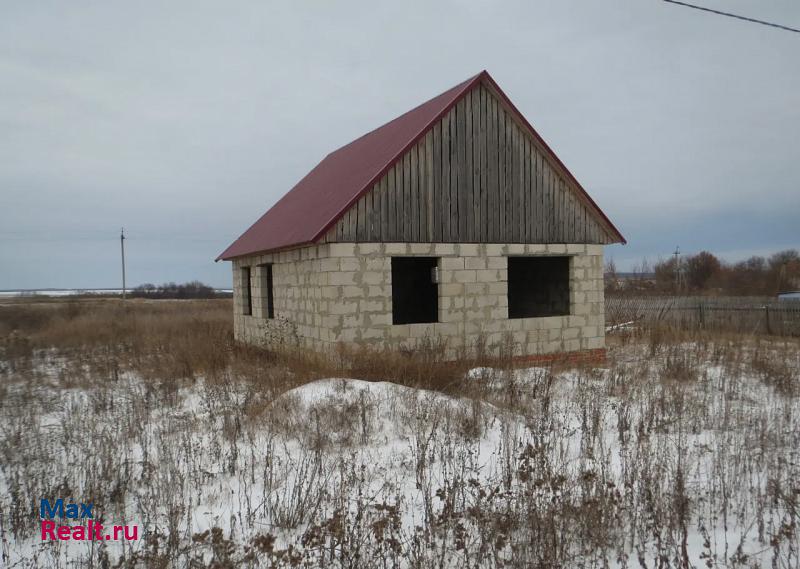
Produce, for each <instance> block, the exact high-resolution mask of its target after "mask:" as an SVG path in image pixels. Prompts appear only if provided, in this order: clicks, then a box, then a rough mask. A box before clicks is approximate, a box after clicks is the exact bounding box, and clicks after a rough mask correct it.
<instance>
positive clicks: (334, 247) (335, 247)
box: [328, 243, 356, 257]
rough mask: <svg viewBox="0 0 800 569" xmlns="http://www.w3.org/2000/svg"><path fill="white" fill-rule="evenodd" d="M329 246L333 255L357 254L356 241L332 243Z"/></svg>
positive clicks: (349, 255) (351, 255) (346, 255)
mask: <svg viewBox="0 0 800 569" xmlns="http://www.w3.org/2000/svg"><path fill="white" fill-rule="evenodd" d="M328 246H329V247H330V249H329V251H328V253H329V254H330V256H331V257H354V256H355V254H356V244H355V243H330V244H329V245H328Z"/></svg>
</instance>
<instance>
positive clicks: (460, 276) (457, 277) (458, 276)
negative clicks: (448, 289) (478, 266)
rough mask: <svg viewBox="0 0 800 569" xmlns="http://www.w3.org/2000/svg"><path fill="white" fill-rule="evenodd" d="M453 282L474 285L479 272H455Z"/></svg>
mask: <svg viewBox="0 0 800 569" xmlns="http://www.w3.org/2000/svg"><path fill="white" fill-rule="evenodd" d="M453 280H454V281H455V282H457V283H474V282H475V281H476V280H477V271H468V270H463V271H455V272H454V273H453Z"/></svg>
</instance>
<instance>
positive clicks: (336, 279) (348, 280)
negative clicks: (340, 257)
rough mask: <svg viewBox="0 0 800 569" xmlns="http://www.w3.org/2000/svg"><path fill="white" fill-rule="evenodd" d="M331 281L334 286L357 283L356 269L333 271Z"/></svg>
mask: <svg viewBox="0 0 800 569" xmlns="http://www.w3.org/2000/svg"><path fill="white" fill-rule="evenodd" d="M330 283H331V284H332V285H334V286H336V285H354V284H356V273H355V271H348V272H343V271H339V272H338V273H331V274H330Z"/></svg>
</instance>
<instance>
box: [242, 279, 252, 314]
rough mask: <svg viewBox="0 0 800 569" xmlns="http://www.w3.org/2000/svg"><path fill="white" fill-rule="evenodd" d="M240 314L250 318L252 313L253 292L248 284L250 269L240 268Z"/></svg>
mask: <svg viewBox="0 0 800 569" xmlns="http://www.w3.org/2000/svg"><path fill="white" fill-rule="evenodd" d="M242 301H243V302H242V313H243V314H245V315H246V316H250V315H251V314H252V313H253V292H252V290H251V283H250V267H242Z"/></svg>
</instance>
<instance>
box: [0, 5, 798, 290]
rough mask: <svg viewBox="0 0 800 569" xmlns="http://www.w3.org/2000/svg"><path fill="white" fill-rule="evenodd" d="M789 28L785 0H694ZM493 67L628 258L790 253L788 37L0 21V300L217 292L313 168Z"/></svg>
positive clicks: (12, 10)
mask: <svg viewBox="0 0 800 569" xmlns="http://www.w3.org/2000/svg"><path fill="white" fill-rule="evenodd" d="M696 1H697V3H702V4H703V5H705V6H709V7H714V8H720V9H725V10H729V11H733V12H738V13H742V14H746V15H749V16H752V17H757V18H761V19H765V20H772V21H776V22H780V23H783V24H785V25H788V26H792V27H800V3H799V2H798V1H797V0H772V1H770V2H764V1H761V0H696ZM481 69H487V70H488V71H489V72H490V73H491V74H492V75H493V77H494V78H495V80H497V82H498V83H499V84H500V86H501V87H502V88H503V89H504V90H505V91H506V93H507V94H508V95H509V97H510V98H511V99H512V101H514V103H515V104H516V105H517V107H518V108H519V109H520V110H521V111H522V113H523V114H525V115H526V117H527V118H528V119H529V120H530V122H531V123H532V124H533V125H534V127H535V128H536V129H537V130H538V131H539V133H540V134H541V135H542V136H543V138H544V139H545V140H546V141H547V142H548V143H549V144H550V146H551V147H552V148H553V149H554V150H555V152H556V153H557V154H558V155H559V157H560V158H561V159H562V160H563V162H564V163H565V164H566V165H567V167H569V168H570V170H571V171H572V172H573V173H574V174H575V176H576V177H577V178H578V179H579V180H580V181H581V183H582V184H583V186H584V187H585V188H586V189H587V190H588V191H589V193H590V194H591V195H592V197H593V198H594V199H595V201H596V202H597V203H598V204H599V205H600V207H601V208H603V210H604V211H605V212H606V214H607V215H608V216H609V217H610V218H611V219H612V220H613V221H614V222H615V224H616V225H617V226H618V227H619V228H620V230H621V231H622V233H623V234H624V235H625V236H626V237H627V239H628V241H629V244H628V245H627V246H619V245H617V246H613V247H609V248H607V250H606V254H607V255H608V256H611V257H613V258H614V259H615V261H616V262H617V265H618V266H619V267H620V268H622V269H627V268H629V267H630V266H631V265H632V264H633V263H635V262H637V261H639V260H640V259H641V258H642V257H645V256H646V257H647V258H649V259H650V260H651V261H652V260H656V259H657V258H658V257H659V256H662V257H663V256H666V255H668V254H669V253H671V252H672V251H673V250H674V248H675V246H676V245H680V246H681V249H682V250H684V251H686V252H692V251H699V250H701V249H708V250H711V251H713V252H715V253H718V254H720V255H721V256H723V257H724V258H727V259H731V260H735V259H739V258H742V257H744V256H748V255H750V254H769V253H770V252H772V251H775V250H778V249H782V248H789V247H795V248H796V247H800V134H799V132H800V34H796V33H790V32H786V31H781V30H777V29H773V28H769V27H766V26H759V25H755V24H750V23H745V22H741V21H737V20H733V19H729V18H723V17H720V16H716V15H711V14H707V13H703V12H698V11H696V10H691V9H687V8H683V7H679V6H675V5H672V4H668V3H665V2H663V1H659V0H635V1H634V0H604V1H597V0H575V1H570V0H553V1H536V0H527V1H521V2H508V1H506V2H491V1H475V0H472V1H470V2H454V1H437V2H431V1H430V0H426V1H419V2H417V1H409V0H403V1H402V2H391V3H381V2H376V1H374V0H373V1H370V2H345V1H337V2H323V1H321V0H320V1H315V2H311V1H299V0H298V1H295V2H283V3H280V4H278V3H275V4H272V3H270V2H265V1H253V2H231V1H228V2H200V1H198V0H192V1H187V2H175V1H171V2H140V1H137V2H109V1H108V0H103V1H97V2H63V1H59V2H43V1H37V2H30V1H27V0H25V1H19V2H13V1H8V0H6V1H4V2H3V3H2V5H1V6H0V289H9V288H40V287H113V286H118V285H119V281H120V268H119V264H120V263H119V239H118V235H119V229H120V227H122V226H124V227H125V229H126V232H127V233H128V236H129V240H128V241H127V242H126V245H127V258H128V283H129V284H132V285H136V284H140V283H143V282H155V283H160V282H164V281H170V280H173V281H186V280H191V279H200V280H203V281H205V282H207V283H210V284H212V285H215V286H230V282H231V276H230V265H229V264H228V263H222V262H220V263H216V264H215V263H214V262H213V259H214V258H215V257H216V255H217V254H219V253H220V252H221V251H222V250H223V249H224V248H225V247H226V246H227V245H229V244H230V242H232V241H233V240H234V239H235V238H236V237H238V236H239V235H240V234H241V233H242V232H243V231H244V230H245V229H246V228H247V227H248V226H249V225H250V224H251V223H252V222H253V221H254V220H255V219H256V218H258V217H259V216H260V215H261V214H262V213H263V212H264V211H266V210H267V209H268V208H269V207H270V206H271V205H272V204H273V203H274V202H275V201H277V200H278V199H279V198H280V197H281V196H282V195H283V194H284V193H285V192H286V191H288V190H289V189H290V188H291V187H292V186H293V185H294V184H295V183H296V182H297V181H298V180H299V179H300V178H301V177H302V176H303V175H305V174H306V172H307V171H308V170H310V169H311V168H312V167H313V166H315V165H316V164H317V163H318V162H319V161H320V160H321V159H322V158H323V157H324V156H325V155H326V154H327V153H329V152H330V151H332V150H334V149H335V148H337V147H339V146H341V145H343V144H345V143H347V142H349V141H350V140H352V139H353V138H356V137H358V136H360V135H361V134H363V133H365V132H367V131H369V130H372V129H373V128H375V127H377V126H379V125H381V124H383V123H384V122H386V121H388V120H390V119H392V118H394V117H395V116H397V115H399V114H401V113H403V112H405V111H406V110H408V109H410V108H412V107H414V106H416V105H417V104H419V103H421V102H423V101H424V100H427V99H429V98H431V97H432V96H434V95H436V94H438V93H440V92H441V91H443V90H445V89H447V88H449V87H451V86H453V85H454V84H456V83H458V82H460V81H462V80H464V79H466V78H467V77H469V76H471V75H474V74H475V73H477V72H479V71H480V70H481Z"/></svg>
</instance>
